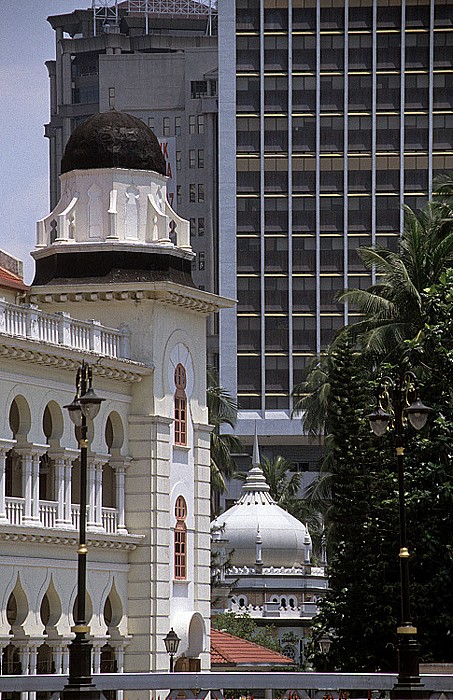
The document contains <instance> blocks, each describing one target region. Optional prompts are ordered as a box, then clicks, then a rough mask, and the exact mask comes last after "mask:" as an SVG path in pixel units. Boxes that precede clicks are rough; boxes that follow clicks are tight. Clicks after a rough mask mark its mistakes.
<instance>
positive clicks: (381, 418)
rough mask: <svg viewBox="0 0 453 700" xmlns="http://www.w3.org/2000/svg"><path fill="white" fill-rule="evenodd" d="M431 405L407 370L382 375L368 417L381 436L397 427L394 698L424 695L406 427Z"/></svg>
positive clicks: (423, 417)
mask: <svg viewBox="0 0 453 700" xmlns="http://www.w3.org/2000/svg"><path fill="white" fill-rule="evenodd" d="M431 411H432V409H431V408H429V407H428V406H425V405H424V404H423V403H422V402H421V401H420V399H419V397H418V387H417V378H416V376H415V374H414V373H413V372H404V374H403V375H402V377H400V378H398V379H396V380H393V379H391V378H390V377H383V379H382V380H381V381H380V383H379V387H378V392H377V406H376V409H375V411H374V412H373V413H370V415H369V416H368V420H369V421H370V426H371V429H372V430H373V432H374V433H375V435H377V436H378V437H380V436H382V435H383V434H384V433H385V431H386V429H387V427H388V426H389V425H390V424H392V425H393V428H394V431H395V438H396V439H395V451H396V460H397V468H398V500H399V521H400V551H399V561H400V580H401V624H400V626H399V627H398V628H397V634H398V682H397V683H396V684H395V686H394V688H393V690H392V693H391V697H392V698H414V697H422V696H423V691H422V688H423V685H422V683H421V680H420V669H419V649H420V646H419V644H418V641H417V628H416V627H414V625H413V624H412V622H411V614H410V591H409V550H408V548H407V535H406V502H405V495H404V430H405V427H406V425H407V420H409V423H410V424H411V425H412V427H413V428H415V430H421V429H422V428H423V427H424V425H425V424H426V421H427V419H428V415H429V413H430V412H431Z"/></svg>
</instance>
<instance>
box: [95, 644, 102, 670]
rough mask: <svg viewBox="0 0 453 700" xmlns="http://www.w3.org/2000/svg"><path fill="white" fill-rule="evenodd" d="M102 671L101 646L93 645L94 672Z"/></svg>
mask: <svg viewBox="0 0 453 700" xmlns="http://www.w3.org/2000/svg"><path fill="white" fill-rule="evenodd" d="M100 672H101V647H100V646H99V645H98V644H96V645H93V673H100Z"/></svg>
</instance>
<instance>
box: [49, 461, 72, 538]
mask: <svg viewBox="0 0 453 700" xmlns="http://www.w3.org/2000/svg"><path fill="white" fill-rule="evenodd" d="M50 456H51V458H52V460H53V462H54V465H55V469H54V478H55V482H54V483H55V496H56V500H57V518H56V523H55V524H56V526H57V527H63V528H72V515H71V469H72V458H71V457H70V456H69V455H67V454H66V451H63V452H56V453H52V454H51V455H50Z"/></svg>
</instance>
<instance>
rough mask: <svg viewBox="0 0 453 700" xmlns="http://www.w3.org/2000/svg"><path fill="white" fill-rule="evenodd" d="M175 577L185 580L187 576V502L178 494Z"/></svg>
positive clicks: (176, 504) (176, 505) (176, 506)
mask: <svg viewBox="0 0 453 700" xmlns="http://www.w3.org/2000/svg"><path fill="white" fill-rule="evenodd" d="M175 518H176V526H175V541H174V544H175V579H176V580H178V581H185V579H186V578H187V527H186V518H187V504H186V501H185V499H184V497H183V496H178V498H177V499H176V503H175Z"/></svg>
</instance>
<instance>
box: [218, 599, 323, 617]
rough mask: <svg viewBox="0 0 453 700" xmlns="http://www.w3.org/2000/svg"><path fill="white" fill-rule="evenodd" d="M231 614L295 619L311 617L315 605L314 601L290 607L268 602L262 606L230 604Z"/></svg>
mask: <svg viewBox="0 0 453 700" xmlns="http://www.w3.org/2000/svg"><path fill="white" fill-rule="evenodd" d="M230 608H231V610H232V611H233V612H237V613H247V614H248V615H250V617H259V618H261V617H263V613H264V616H265V617H272V616H276V617H280V618H289V619H295V618H299V617H307V616H308V617H313V615H316V613H317V610H318V608H317V604H316V602H315V601H306V602H303V603H301V604H300V605H295V606H294V607H290V606H289V605H287V606H286V607H284V606H283V605H278V604H277V603H273V602H268V603H264V605H251V604H250V605H238V604H237V603H232V604H231V606H230Z"/></svg>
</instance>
